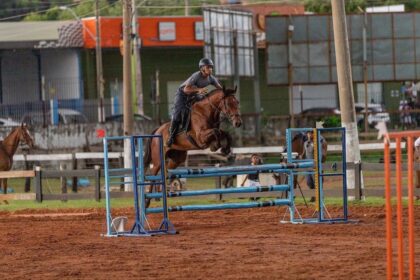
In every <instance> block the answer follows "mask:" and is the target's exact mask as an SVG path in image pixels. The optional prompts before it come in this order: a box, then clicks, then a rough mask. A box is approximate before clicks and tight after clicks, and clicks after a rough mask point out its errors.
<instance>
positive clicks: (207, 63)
mask: <svg viewBox="0 0 420 280" xmlns="http://www.w3.org/2000/svg"><path fill="white" fill-rule="evenodd" d="M203 66H211V67H213V68H214V64H213V61H212V60H211V59H210V58H202V59H200V62H199V63H198V68H200V69H201V67H203Z"/></svg>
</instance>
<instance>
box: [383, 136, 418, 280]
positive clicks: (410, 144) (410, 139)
mask: <svg viewBox="0 0 420 280" xmlns="http://www.w3.org/2000/svg"><path fill="white" fill-rule="evenodd" d="M417 137H420V131H402V132H392V133H388V134H387V135H386V137H385V139H384V163H385V200H386V239H387V246H386V248H387V279H392V275H393V267H392V219H393V218H392V205H391V166H390V159H391V155H390V141H391V140H392V139H395V144H396V151H395V163H396V168H395V169H396V170H395V175H396V176H395V180H396V186H397V190H396V199H397V237H398V243H397V252H398V262H397V264H398V274H399V279H403V278H404V274H405V273H404V235H403V232H404V231H403V216H404V214H403V203H402V196H403V189H402V177H403V173H402V152H401V142H402V140H403V139H405V140H406V147H407V149H406V150H407V164H408V168H407V169H408V174H407V179H408V180H407V181H408V263H409V279H410V280H411V279H412V280H414V279H415V272H414V271H415V252H414V244H415V243H414V182H413V175H414V174H413V171H414V163H413V162H414V156H413V148H414V139H417Z"/></svg>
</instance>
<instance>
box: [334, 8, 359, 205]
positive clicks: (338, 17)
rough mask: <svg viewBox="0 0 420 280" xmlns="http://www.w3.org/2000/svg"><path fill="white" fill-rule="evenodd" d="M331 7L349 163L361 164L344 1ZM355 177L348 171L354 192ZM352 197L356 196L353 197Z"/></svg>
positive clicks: (342, 118)
mask: <svg viewBox="0 0 420 280" xmlns="http://www.w3.org/2000/svg"><path fill="white" fill-rule="evenodd" d="M331 6H332V18H333V27H334V44H335V57H336V61H337V77H338V92H339V97H340V110H341V125H342V127H344V128H345V129H346V151H347V161H348V162H353V163H360V149H359V135H358V131H357V123H356V113H355V111H354V96H353V80H352V74H351V60H350V49H349V41H348V34H347V23H346V11H345V5H344V0H331ZM355 175H356V174H355V170H347V188H348V189H352V190H354V188H355V184H356V181H355V179H356V176H355ZM361 187H362V186H361ZM353 193H354V192H353ZM350 197H354V196H353V195H351V196H350Z"/></svg>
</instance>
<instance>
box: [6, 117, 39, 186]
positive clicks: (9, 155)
mask: <svg viewBox="0 0 420 280" xmlns="http://www.w3.org/2000/svg"><path fill="white" fill-rule="evenodd" d="M20 142H24V143H26V144H27V145H28V146H29V147H30V148H32V147H33V146H34V140H33V138H32V136H31V134H30V133H29V131H28V128H27V126H26V124H22V125H21V126H19V127H16V128H14V129H13V130H12V131H11V132H10V133H9V135H7V136H6V138H4V140H3V141H0V171H9V170H10V169H11V168H12V165H13V155H14V154H15V153H16V150H17V148H18V146H19V143H20ZM1 186H3V193H4V194H7V178H4V179H0V188H1Z"/></svg>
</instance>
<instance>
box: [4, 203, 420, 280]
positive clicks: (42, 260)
mask: <svg viewBox="0 0 420 280" xmlns="http://www.w3.org/2000/svg"><path fill="white" fill-rule="evenodd" d="M130 211H131V210H130V209H124V210H119V213H118V215H128V216H129V217H132V215H131V213H130ZM332 212H334V210H332ZM415 212H416V213H415V215H416V217H417V227H416V233H415V239H416V252H417V254H416V261H417V263H416V266H417V267H416V268H417V275H420V262H419V253H420V230H419V221H418V217H419V216H420V207H417V208H416V209H415ZM61 213H64V215H59V213H58V212H46V211H43V212H39V211H19V212H17V213H12V214H10V213H5V212H0V244H1V245H0V248H1V250H0V251H1V254H0V267H1V268H2V269H0V279H385V274H386V260H385V256H386V247H385V246H386V245H385V215H384V213H385V211H384V209H383V208H380V207H371V208H369V207H354V208H352V209H350V216H351V218H352V219H358V220H359V223H357V224H333V225H292V224H279V220H280V219H281V218H282V216H283V213H284V209H283V208H281V209H279V208H262V209H249V210H230V211H227V210H226V211H213V212H180V213H173V214H171V216H170V217H171V220H172V222H173V223H174V224H175V226H176V228H177V230H179V231H180V233H179V234H177V235H171V236H154V237H148V238H134V237H130V238H127V237H119V238H106V237H102V236H101V234H103V233H105V232H106V225H105V215H104V212H103V210H83V211H82V210H68V211H65V212H61ZM74 213H82V214H80V215H78V214H74ZM156 218H158V217H155V218H154V219H153V220H152V221H151V222H153V223H154V224H157V223H158V222H159V221H158V219H156ZM394 233H395V230H394ZM405 252H407V250H406V251H405ZM394 253H395V251H394ZM406 260H407V258H406ZM395 269H396V268H395Z"/></svg>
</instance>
